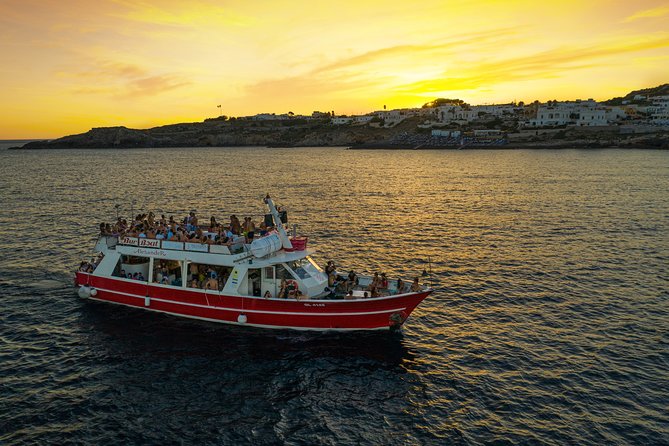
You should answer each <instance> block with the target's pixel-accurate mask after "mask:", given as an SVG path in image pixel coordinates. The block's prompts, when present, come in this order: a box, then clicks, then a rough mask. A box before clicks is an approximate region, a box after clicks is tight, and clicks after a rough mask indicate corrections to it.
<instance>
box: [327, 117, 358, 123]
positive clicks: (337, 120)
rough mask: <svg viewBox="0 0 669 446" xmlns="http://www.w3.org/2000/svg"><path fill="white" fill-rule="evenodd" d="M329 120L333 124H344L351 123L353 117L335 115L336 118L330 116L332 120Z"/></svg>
mask: <svg viewBox="0 0 669 446" xmlns="http://www.w3.org/2000/svg"><path fill="white" fill-rule="evenodd" d="M330 122H332V124H334V125H346V124H350V123H352V122H353V118H348V117H344V116H337V117H336V118H332V120H331V121H330Z"/></svg>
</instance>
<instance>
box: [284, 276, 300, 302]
mask: <svg viewBox="0 0 669 446" xmlns="http://www.w3.org/2000/svg"><path fill="white" fill-rule="evenodd" d="M297 291H298V290H297V287H296V286H295V281H293V280H291V281H290V282H287V285H286V293H287V295H286V297H287V298H288V299H292V298H294V297H295V295H296V293H297Z"/></svg>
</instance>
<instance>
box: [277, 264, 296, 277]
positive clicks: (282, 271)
mask: <svg viewBox="0 0 669 446" xmlns="http://www.w3.org/2000/svg"><path fill="white" fill-rule="evenodd" d="M276 278H277V279H286V280H288V279H293V275H292V274H290V272H289V271H288V270H287V269H286V267H285V266H283V265H277V266H276Z"/></svg>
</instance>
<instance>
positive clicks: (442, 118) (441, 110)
mask: <svg viewBox="0 0 669 446" xmlns="http://www.w3.org/2000/svg"><path fill="white" fill-rule="evenodd" d="M477 118H478V112H477V111H475V110H470V109H464V108H462V107H460V106H459V105H444V106H441V107H437V120H438V121H439V122H441V123H444V124H448V123H450V122H454V121H459V122H471V121H474V120H476V119H477Z"/></svg>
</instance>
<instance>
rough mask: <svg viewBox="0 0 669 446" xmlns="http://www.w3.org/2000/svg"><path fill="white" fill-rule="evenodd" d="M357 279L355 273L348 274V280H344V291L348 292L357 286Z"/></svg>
mask: <svg viewBox="0 0 669 446" xmlns="http://www.w3.org/2000/svg"><path fill="white" fill-rule="evenodd" d="M358 283H359V279H358V275H357V274H356V273H355V271H351V272H350V273H348V279H347V280H346V291H350V290H352V289H353V288H355V287H356V286H358Z"/></svg>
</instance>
